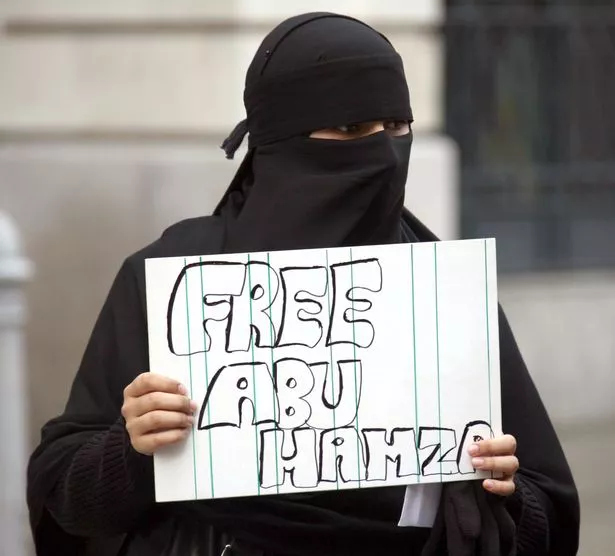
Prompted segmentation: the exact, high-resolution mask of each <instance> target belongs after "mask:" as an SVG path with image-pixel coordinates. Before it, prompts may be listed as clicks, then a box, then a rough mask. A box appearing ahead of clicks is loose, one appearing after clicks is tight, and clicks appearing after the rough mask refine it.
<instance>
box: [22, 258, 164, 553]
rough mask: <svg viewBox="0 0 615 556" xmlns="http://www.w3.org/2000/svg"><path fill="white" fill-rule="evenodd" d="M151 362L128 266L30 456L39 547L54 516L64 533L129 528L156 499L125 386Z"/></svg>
mask: <svg viewBox="0 0 615 556" xmlns="http://www.w3.org/2000/svg"><path fill="white" fill-rule="evenodd" d="M141 264H142V262H141ZM147 367H148V354H147V326H146V320H145V308H144V306H143V298H142V296H141V295H140V291H139V285H138V281H137V276H136V272H135V270H134V269H133V266H131V265H130V264H128V263H124V265H123V266H122V268H121V270H120V271H119V273H118V275H117V277H116V279H115V281H114V283H113V286H112V288H111V291H110V292H109V295H108V297H107V299H106V301H105V303H104V305H103V308H102V310H101V312H100V314H99V316H98V319H97V321H96V324H95V326H94V330H93V332H92V334H91V337H90V339H89V342H88V345H87V347H86V350H85V353H84V356H83V359H82V361H81V365H80V367H79V370H78V372H77V375H76V377H75V379H74V381H73V385H72V388H71V392H70V396H69V399H68V402H67V404H66V408H65V411H64V413H63V415H61V416H60V417H58V418H56V419H54V420H52V421H50V422H49V423H48V424H47V425H46V426H45V427H44V428H43V432H42V439H41V443H40V445H39V446H38V448H37V449H36V451H35V452H34V454H33V455H32V457H31V458H30V462H29V467H28V493H27V494H28V505H29V509H30V521H31V526H32V528H33V532H34V537H35V542H36V544H37V545H39V544H44V543H48V542H49V539H47V540H46V539H42V538H40V536H41V531H43V530H45V531H48V530H50V525H49V521H50V520H51V521H53V522H54V523H53V524H51V529H54V530H56V532H58V534H59V535H60V534H61V533H60V532H59V531H62V532H63V533H70V534H71V535H78V536H88V537H94V536H101V535H109V534H112V533H124V532H127V531H129V530H130V528H131V526H132V525H133V524H134V522H135V520H137V519H139V517H141V516H142V515H143V514H144V512H145V511H146V510H147V508H148V507H149V506H150V505H151V504H152V503H153V498H154V496H153V463H152V459H151V458H149V457H146V456H142V455H141V454H138V453H137V452H135V451H134V450H133V449H132V447H131V445H130V442H129V438H128V435H127V432H126V429H125V426H124V421H123V419H122V418H121V406H122V403H123V390H124V388H125V387H126V386H127V385H128V384H129V383H130V382H132V380H134V378H135V377H136V376H137V375H138V374H140V373H141V372H143V371H145V370H147ZM43 522H46V525H43V526H41V524H43ZM58 526H59V527H58Z"/></svg>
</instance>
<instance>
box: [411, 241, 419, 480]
mask: <svg viewBox="0 0 615 556" xmlns="http://www.w3.org/2000/svg"><path fill="white" fill-rule="evenodd" d="M410 276H411V278H412V346H413V348H412V355H413V362H412V369H413V374H414V439H415V443H416V441H417V440H418V434H419V393H418V383H417V380H416V315H415V311H414V245H412V244H410ZM415 452H416V468H417V470H418V478H417V482H419V483H420V482H421V459H420V457H419V451H418V447H417V449H416V450H415Z"/></svg>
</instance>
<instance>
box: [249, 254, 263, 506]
mask: <svg viewBox="0 0 615 556" xmlns="http://www.w3.org/2000/svg"><path fill="white" fill-rule="evenodd" d="M248 288H250V289H249V292H248V299H249V300H250V347H251V352H252V399H253V400H254V404H253V407H254V423H255V426H254V450H255V454H256V489H257V491H258V495H259V496H260V495H261V483H260V477H259V469H258V462H259V457H258V427H257V426H256V423H257V422H258V417H257V412H256V407H257V403H256V369H255V367H254V362H255V359H254V338H253V330H252V323H253V322H254V320H253V315H252V272H251V270H250V255H248Z"/></svg>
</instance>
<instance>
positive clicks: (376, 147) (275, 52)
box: [216, 13, 412, 251]
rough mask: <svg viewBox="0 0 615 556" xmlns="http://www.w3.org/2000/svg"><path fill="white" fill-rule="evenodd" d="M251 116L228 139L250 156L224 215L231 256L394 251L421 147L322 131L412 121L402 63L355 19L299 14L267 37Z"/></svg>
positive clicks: (249, 84) (254, 80)
mask: <svg viewBox="0 0 615 556" xmlns="http://www.w3.org/2000/svg"><path fill="white" fill-rule="evenodd" d="M244 102H245V106H246V112H247V119H246V120H245V121H244V122H241V123H240V124H239V125H238V126H237V128H236V129H235V130H234V132H233V134H232V135H231V136H230V137H229V139H228V140H227V141H226V142H225V144H224V148H225V150H226V151H227V155H228V156H232V155H233V153H234V150H235V149H236V148H237V147H238V146H239V143H240V142H241V140H242V139H243V135H244V134H245V133H246V132H247V133H249V150H248V154H247V155H246V158H245V160H244V161H243V163H242V164H241V166H240V168H239V171H238V172H237V175H236V176H235V179H234V180H233V182H232V183H231V186H230V187H229V190H228V191H227V193H226V195H225V196H224V198H223V199H222V201H221V203H220V205H219V206H218V208H217V210H216V214H223V215H224V216H225V217H227V222H228V227H227V235H226V240H225V246H224V247H225V251H262V250H269V251H271V250H277V249H301V248H316V247H332V246H342V245H367V244H385V243H396V242H399V241H400V240H401V231H400V221H401V211H402V208H403V203H404V189H405V184H406V177H407V171H408V161H409V157H410V147H411V143H412V137H411V134H407V135H405V136H402V137H391V136H390V135H388V134H387V133H386V132H380V133H376V134H374V135H371V136H368V137H364V138H361V139H356V140H352V141H337V140H326V139H312V138H310V137H309V133H310V132H311V131H314V130H319V129H325V128H333V127H338V126H342V125H347V124H354V123H362V122H376V121H389V120H391V121H398V122H399V121H404V122H410V121H411V120H412V111H411V109H410V101H409V94H408V86H407V84H406V79H405V76H404V69H403V64H402V60H401V58H400V56H399V54H397V52H396V51H395V50H394V48H393V47H392V46H391V44H390V43H389V41H388V40H387V39H386V38H385V37H384V36H382V35H381V34H379V33H378V32H376V31H375V30H374V29H372V28H371V27H369V26H367V25H365V24H364V23H362V22H360V21H357V20H355V19H352V18H349V17H344V16H339V15H335V14H328V13H316V14H306V15H302V16H298V17H294V18H291V19H289V20H287V21H285V22H284V23H282V24H281V25H280V26H278V27H276V28H275V29H274V30H273V31H272V32H271V33H270V34H269V35H268V36H267V37H266V38H265V40H264V41H263V43H262V44H261V46H260V48H259V49H258V52H257V53H256V55H255V57H254V60H253V61H252V64H251V65H250V68H249V69H248V72H247V77H246V86H245V94H244Z"/></svg>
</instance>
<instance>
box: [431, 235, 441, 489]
mask: <svg viewBox="0 0 615 556" xmlns="http://www.w3.org/2000/svg"><path fill="white" fill-rule="evenodd" d="M433 263H434V279H435V288H434V289H435V293H436V368H437V376H438V436H439V442H440V449H441V448H442V400H441V399H440V322H439V315H438V244H437V243H434V244H433ZM439 463H440V480H442V458H440V462H439Z"/></svg>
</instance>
